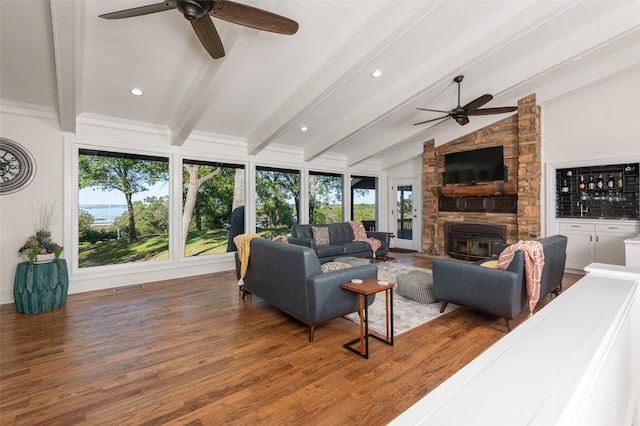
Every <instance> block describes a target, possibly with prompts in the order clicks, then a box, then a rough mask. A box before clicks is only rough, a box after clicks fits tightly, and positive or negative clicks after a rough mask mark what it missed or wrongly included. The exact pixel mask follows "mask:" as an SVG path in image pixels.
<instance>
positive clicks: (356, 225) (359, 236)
mask: <svg viewBox="0 0 640 426" xmlns="http://www.w3.org/2000/svg"><path fill="white" fill-rule="evenodd" d="M349 225H351V229H353V235H354V237H355V240H354V241H365V242H367V243H369V245H370V246H371V250H373V257H376V251H377V250H378V249H379V248H380V246H382V242H381V241H380V240H377V239H375V238H369V237H368V236H367V231H366V230H365V229H364V225H363V224H362V222H358V221H354V220H351V221H349Z"/></svg>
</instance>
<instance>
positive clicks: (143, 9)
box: [99, 2, 176, 19]
mask: <svg viewBox="0 0 640 426" xmlns="http://www.w3.org/2000/svg"><path fill="white" fill-rule="evenodd" d="M175 8H176V6H175V5H174V4H173V3H169V2H165V3H157V4H149V5H147V6H140V7H134V8H133V9H125V10H120V11H118V12H111V13H104V14H102V15H100V16H99V17H100V18H104V19H122V18H131V17H133V16H141V15H148V14H150V13H156V12H164V11H165V10H171V9H175Z"/></svg>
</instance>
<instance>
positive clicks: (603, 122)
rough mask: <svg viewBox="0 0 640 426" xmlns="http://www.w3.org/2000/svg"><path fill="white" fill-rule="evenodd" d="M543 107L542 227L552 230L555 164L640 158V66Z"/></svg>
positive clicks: (587, 163) (629, 160) (617, 162)
mask: <svg viewBox="0 0 640 426" xmlns="http://www.w3.org/2000/svg"><path fill="white" fill-rule="evenodd" d="M541 107H542V167H543V169H542V176H543V182H542V187H541V189H542V190H541V197H542V205H543V211H542V222H543V224H542V225H543V226H542V229H545V228H546V230H547V234H549V233H551V232H553V229H554V228H553V219H554V217H555V211H554V208H555V206H554V204H555V188H554V176H553V173H554V172H555V168H561V167H569V166H574V165H578V166H589V165H594V166H595V165H606V164H619V163H624V162H631V161H634V162H635V161H640V66H636V67H635V68H632V69H630V70H627V71H626V72H623V73H620V74H618V75H616V76H614V77H611V78H609V79H607V80H604V81H602V82H600V83H597V84H593V85H591V86H588V87H585V88H583V89H581V90H579V91H576V92H574V93H571V94H569V95H566V96H563V97H561V98H558V99H555V100H553V101H551V102H548V103H545V104H544V105H542V106H541Z"/></svg>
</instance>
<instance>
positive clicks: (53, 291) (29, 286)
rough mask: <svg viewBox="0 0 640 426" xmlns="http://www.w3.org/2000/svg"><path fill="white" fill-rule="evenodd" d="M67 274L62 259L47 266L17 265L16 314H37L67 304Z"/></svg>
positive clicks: (15, 285)
mask: <svg viewBox="0 0 640 426" xmlns="http://www.w3.org/2000/svg"><path fill="white" fill-rule="evenodd" d="M68 289H69V274H68V272H67V262H66V261H65V260H64V259H58V260H53V261H51V262H47V263H40V264H34V265H33V266H32V267H30V266H29V262H22V263H19V264H18V266H17V267H16V279H15V281H14V283H13V298H14V300H15V302H16V311H18V313H19V314H37V313H40V312H48V311H51V310H53V309H58V308H59V307H61V306H64V304H65V303H66V302H67V291H68Z"/></svg>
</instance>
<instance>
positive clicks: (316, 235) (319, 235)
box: [311, 226, 329, 246]
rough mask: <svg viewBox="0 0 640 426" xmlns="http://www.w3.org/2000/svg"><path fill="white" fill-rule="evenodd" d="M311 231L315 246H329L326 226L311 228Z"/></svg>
mask: <svg viewBox="0 0 640 426" xmlns="http://www.w3.org/2000/svg"><path fill="white" fill-rule="evenodd" d="M311 230H312V231H313V241H315V242H316V245H317V246H328V245H329V228H327V227H326V226H312V227H311Z"/></svg>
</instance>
